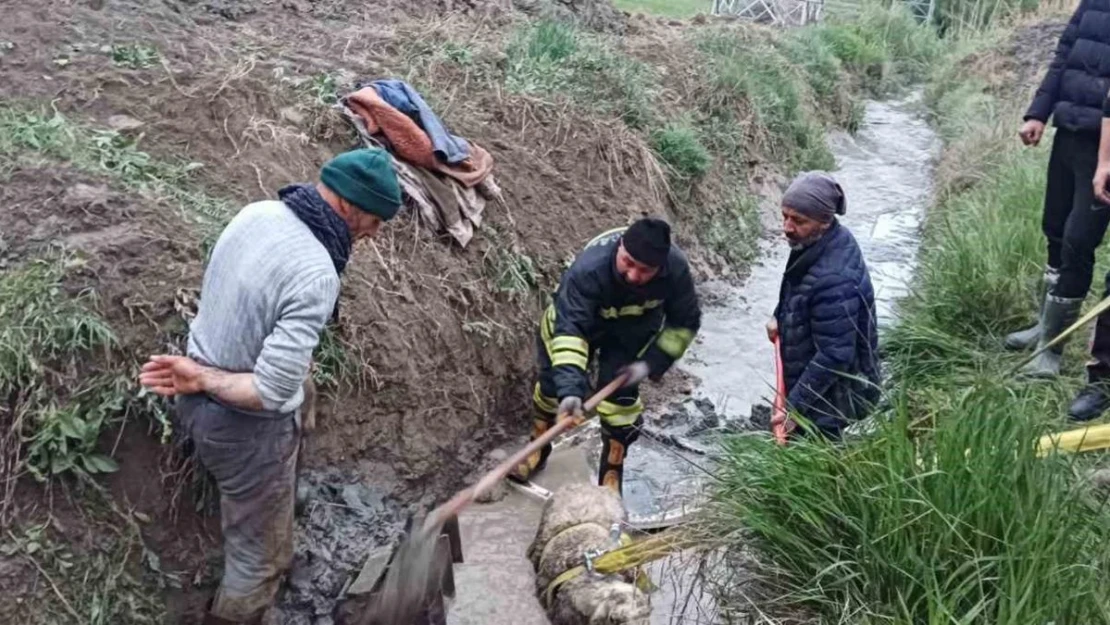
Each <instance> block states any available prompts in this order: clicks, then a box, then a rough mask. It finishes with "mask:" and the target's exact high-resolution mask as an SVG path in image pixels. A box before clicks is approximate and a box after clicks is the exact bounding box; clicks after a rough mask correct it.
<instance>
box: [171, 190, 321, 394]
mask: <svg viewBox="0 0 1110 625" xmlns="http://www.w3.org/2000/svg"><path fill="white" fill-rule="evenodd" d="M338 297H339V276H338V274H336V272H335V266H334V265H333V264H332V261H331V258H330V257H329V256H328V253H327V251H326V250H325V249H324V246H323V245H321V244H320V242H319V241H317V240H316V237H315V236H313V234H312V231H310V230H309V229H308V226H306V225H305V224H304V223H303V222H302V221H301V220H300V219H298V218H297V216H296V215H295V214H293V211H291V210H289V208H287V207H286V206H285V204H283V203H281V202H277V201H266V202H257V203H254V204H251V205H249V206H247V207H246V208H244V209H243V210H242V211H240V212H239V214H238V215H236V216H235V218H234V219H232V220H231V223H229V224H228V225H227V228H225V229H224V231H223V233H222V234H221V235H220V239H219V241H217V242H216V246H215V247H214V248H213V250H212V257H211V259H210V260H209V262H208V267H207V269H206V270H205V272H204V285H203V287H202V288H201V293H200V310H199V311H198V313H197V316H196V318H195V319H194V320H193V322H192V324H191V325H190V327H189V346H188V355H189V356H190V357H191V358H193V359H194V360H196V361H197V362H199V363H201V364H203V365H208V366H211V367H216V368H219V369H223V370H225V371H231V372H234V373H246V372H254V384H255V388H256V389H257V390H258V394H259V396H261V398H262V404H263V406H264V407H265V409H266V410H267V411H268V412H269V413H270V416H273V413H279V414H289V413H291V412H293V411H295V410H296V409H297V408H299V407H300V405H301V402H302V401H304V392H303V390H302V384H303V383H304V380H305V378H306V377H307V375H308V367H309V363H310V362H311V361H312V352H313V350H314V349H315V348H316V345H317V343H318V342H319V340H320V333H321V332H322V331H323V329H324V324H325V323H327V320H328V318H329V317H330V316H331V313H332V310H333V309H334V307H335V301H336V298H338Z"/></svg>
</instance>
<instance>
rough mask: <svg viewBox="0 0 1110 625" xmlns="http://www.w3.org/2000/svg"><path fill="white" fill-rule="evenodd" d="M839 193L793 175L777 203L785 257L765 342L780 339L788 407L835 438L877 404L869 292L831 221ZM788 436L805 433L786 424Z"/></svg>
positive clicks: (833, 185)
mask: <svg viewBox="0 0 1110 625" xmlns="http://www.w3.org/2000/svg"><path fill="white" fill-rule="evenodd" d="M845 208H846V202H845V198H844V191H843V189H842V188H841V187H840V185H839V184H838V183H837V182H836V180H834V179H833V178H832V177H831V176H829V175H828V174H825V173H823V172H807V173H804V174H802V175H800V176H798V177H797V178H796V179H795V180H794V182H792V183H791V185H790V187H789V188H788V189H787V190H786V193H785V194H784V195H783V198H782V216H783V233H784V234H785V236H786V239H787V241H788V242H789V243H790V248H791V252H790V257H789V259H788V260H787V264H786V272H785V274H784V275H783V279H782V286H781V288H780V291H779V303H778V306H776V307H775V314H774V318H773V319H772V320H771V321H770V322H769V323H768V324H767V337H768V338H769V339H770V340H771V341H772V342H773V341H774V340H775V339H776V338H778V339H779V345H780V349H781V356H782V365H783V377H784V378H785V382H786V389H785V390H786V403H787V408H788V409H789V410H790V411H791V412H792V413H793V414H797V415H800V416H802V417H804V418H805V419H806V420H807V421H809V422H810V423H811V424H812V426H813V429H812V430H811V431H814V432H816V433H819V434H822V435H824V436H825V437H827V438H830V439H838V438H840V435H841V432H842V430H843V429H844V428H845V427H846V426H847V425H848V424H849V423H850V422H851V421H854V420H857V419H862V418H863V417H865V416H866V415H867V413H868V412H869V411H870V409H871V407H872V406H873V405H874V404H875V402H876V401H878V399H879V393H880V389H879V382H880V378H879V375H880V371H879V357H878V343H879V338H878V330H877V325H878V324H877V321H876V317H875V294H874V290H873V289H872V287H871V276H870V274H869V273H868V271H867V264H866V263H865V262H864V260H863V253H862V252H861V251H860V248H859V245H858V244H857V243H856V239H855V237H853V236H852V233H851V232H850V231H849V230H848V229H847V228H846V227H844V226H843V225H841V224H840V222H839V221H838V220H837V218H836V216H837V215H843V214H844V211H845ZM786 429H787V431H788V432H790V434H791V436H797V435H799V434H801V433H803V432H804V431H805V430H804V429H798V428H797V427H796V424H795V423H794V421H793V420H792V419H789V420H788V423H787V424H786Z"/></svg>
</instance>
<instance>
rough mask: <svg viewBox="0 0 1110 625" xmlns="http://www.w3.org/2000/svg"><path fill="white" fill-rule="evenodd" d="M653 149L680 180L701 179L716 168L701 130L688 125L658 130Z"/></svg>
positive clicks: (676, 125) (673, 125) (679, 124)
mask: <svg viewBox="0 0 1110 625" xmlns="http://www.w3.org/2000/svg"><path fill="white" fill-rule="evenodd" d="M651 147H652V149H653V150H655V154H656V155H657V156H658V157H659V159H660V160H661V161H662V162H663V163H664V164H665V165H666V166H667V167H668V168H669V169H670V171H671V173H672V177H673V178H675V179H676V181H680V182H689V181H691V180H694V179H697V178H700V177H702V176H704V175H705V174H706V173H707V172H708V171H709V168H710V167H711V166H712V165H713V156H712V155H710V154H709V150H708V149H706V147H705V145H703V144H702V142H701V138H700V137H699V136H698V131H697V129H696V128H694V127H693V126H692V125H690V124H688V123H681V122H674V123H671V124H668V125H666V126H664V127H662V128H659V129H657V130H655V131H654V132H652V134H651Z"/></svg>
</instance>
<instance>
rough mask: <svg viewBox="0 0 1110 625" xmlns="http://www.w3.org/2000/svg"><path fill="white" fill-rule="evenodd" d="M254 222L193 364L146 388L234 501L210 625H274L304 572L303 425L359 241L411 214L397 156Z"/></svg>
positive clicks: (234, 234) (171, 359) (209, 295)
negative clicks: (299, 544)
mask: <svg viewBox="0 0 1110 625" xmlns="http://www.w3.org/2000/svg"><path fill="white" fill-rule="evenodd" d="M278 197H279V198H280V199H279V201H272V200H271V201H263V202H256V203H254V204H251V205H249V206H247V207H246V208H244V209H243V210H242V211H240V212H239V214H238V215H236V216H235V218H234V219H232V220H231V222H230V223H229V224H228V225H227V227H226V228H225V229H224V231H223V233H222V234H221V235H220V238H219V240H218V241H217V242H216V246H215V247H214V248H213V250H212V256H211V258H210V259H209V261H208V266H207V268H206V269H205V273H204V284H203V287H202V289H201V297H200V308H199V310H198V312H197V316H196V318H195V319H194V320H193V322H192V324H191V325H190V328H189V341H188V348H187V352H186V353H187V355H186V356H169V355H158V356H152V357H151V359H150V361H149V362H147V363H146V364H145V365H144V366H143V371H142V374H141V376H140V382H141V383H142V384H143V385H144V386H146V387H147V388H150V389H151V390H153V391H154V392H156V393H158V394H159V395H163V396H166V397H174V398H175V413H176V420H177V424H176V428H175V430H176V431H177V432H179V433H180V434H181V435H182V436H185V437H188V438H189V439H191V441H192V443H193V446H194V449H195V451H196V454H197V456H198V457H199V458H200V461H201V463H202V464H203V465H204V467H205V469H207V470H208V471H209V472H210V473H211V474H212V475H213V476H214V477H215V478H216V482H217V484H218V485H219V489H220V517H221V518H220V521H221V526H222V529H223V532H222V533H223V540H224V573H223V579H222V580H221V583H220V588H219V590H218V591H217V592H216V596H215V597H214V599H213V601H212V603H211V605H210V607H209V609H208V612H207V614H206V615H205V617H204V623H205V625H223V624H231V623H260V622H261V621H262V619H263V615H264V614H265V612H266V610H267V609H268V608H269V606H270V605H271V604H272V603H273V600H274V596H275V595H276V593H277V590H278V586H279V584H280V582H281V576H282V575H283V574H284V572H285V571H286V570H288V568H289V566H290V564H291V562H292V558H293V505H294V493H295V486H296V465H297V452H298V450H299V447H300V438H301V432H302V429H303V428H302V422H303V423H304V424H305V425H307V422H308V421H310V419H303V420H302V414H306V413H307V414H308V415H311V413H312V407H311V405H309V404H308V403H306V397H307V398H308V402H311V398H312V397H313V396H314V395H315V393H314V390H313V387H312V383H311V378H310V377H309V374H310V369H311V364H312V353H313V351H314V350H315V348H316V345H317V343H318V342H319V339H320V333H321V332H322V331H323V329H324V325H325V324H326V323H327V321H328V319H329V318H330V317H331V316H332V314H333V311H334V310H335V306H336V303H337V301H338V298H339V279H340V276H341V275H343V271H344V269H345V268H346V266H347V262H348V260H349V258H350V253H351V246H352V244H353V242H354V241H355V240H358V239H361V238H368V237H372V236H374V235H375V234H377V232H378V230H379V228H380V227H381V225H382V223H383V222H385V221H388V220H389V219H391V218H392V217H393V216H394V215H396V214H397V211H398V210H399V209H400V207H401V189H400V186H399V184H398V182H397V176H396V174H395V173H394V170H393V161H392V158H391V157H390V155H389V154H388V153H386V152H384V151H382V150H374V149H363V150H355V151H353V152H347V153H345V154H341V155H339V156H337V157H336V158H334V159H333V160H331V161H330V162H328V163H327V164H325V165H324V167H323V169H322V170H321V172H320V182H319V183H318V184H301V185H291V186H288V187H285V188H283V189H281V190H280V191H279V192H278Z"/></svg>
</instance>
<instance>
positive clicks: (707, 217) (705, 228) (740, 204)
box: [696, 190, 763, 268]
mask: <svg viewBox="0 0 1110 625" xmlns="http://www.w3.org/2000/svg"><path fill="white" fill-rule="evenodd" d="M696 224H697V226H696V231H697V233H698V238H699V239H700V240H701V241H702V243H704V244H705V246H706V247H708V248H709V249H710V250H713V251H714V252H716V253H717V254H718V255H720V256H721V258H723V259H724V260H725V261H727V262H728V263H729V265H731V266H732V267H734V268H739V267H746V266H747V265H748V263H751V262H752V261H754V260H755V259H756V258H757V257H758V256H759V237H760V235H761V234H762V232H763V230H762V227H761V225H760V222H759V203H758V200H757V199H756V198H755V197H754V196H752V195H750V194H748V193H747V191H746V190H736V191H734V192H733V194H732V195H730V196H728V197H727V198H726V199H725V200H724V201H723V202H721V203H720V204H718V205H716V206H708V207H705V209H704V211H703V213H702V214H701V215H700V216H699V217H698V218H697V220H696Z"/></svg>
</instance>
